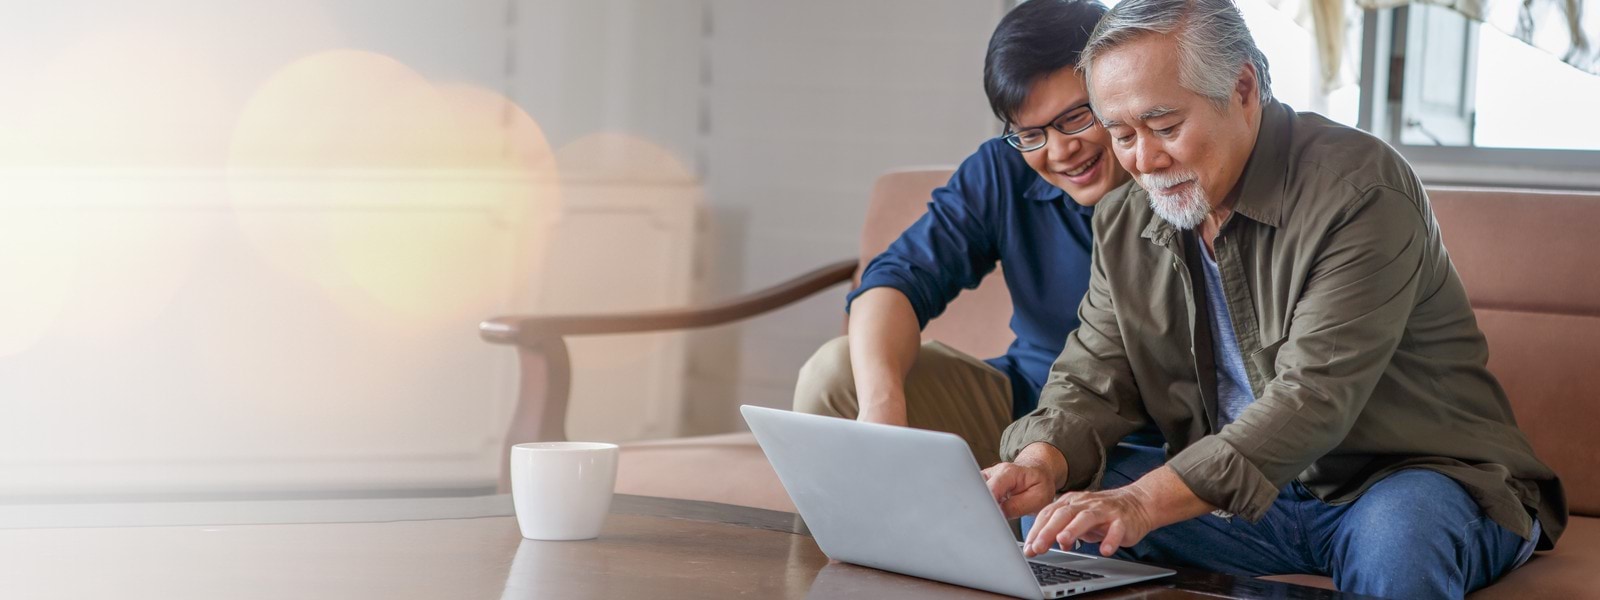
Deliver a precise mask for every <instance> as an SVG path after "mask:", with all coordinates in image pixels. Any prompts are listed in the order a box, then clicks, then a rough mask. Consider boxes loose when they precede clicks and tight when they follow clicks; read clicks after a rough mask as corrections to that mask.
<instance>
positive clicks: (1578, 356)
mask: <svg viewBox="0 0 1600 600" xmlns="http://www.w3.org/2000/svg"><path fill="white" fill-rule="evenodd" d="M1475 312H1476V313H1477V315H1478V326H1479V327H1480V328H1482V329H1483V333H1484V335H1485V336H1486V337H1488V339H1489V371H1490V372H1493V373H1494V374H1495V377H1496V378H1498V379H1499V380H1500V384H1501V385H1502V386H1504V387H1505V390H1506V396H1507V397H1508V398H1509V399H1510V400H1511V409H1512V412H1513V413H1514V414H1515V416H1516V418H1517V427H1518V428H1520V429H1521V430H1522V432H1523V433H1524V434H1526V435H1527V436H1528V441H1529V442H1531V443H1532V444H1533V449H1534V452H1535V453H1536V454H1538V456H1539V459H1540V460H1543V461H1544V462H1545V464H1547V465H1550V468H1552V469H1555V471H1556V475H1558V476H1560V477H1561V483H1562V486H1563V487H1564V488H1565V489H1566V492H1567V505H1568V507H1569V509H1570V510H1571V512H1572V513H1573V514H1577V515H1587V516H1591V517H1594V516H1600V469H1597V468H1596V465H1600V444H1595V443H1594V437H1593V436H1594V427H1595V424H1596V423H1600V397H1597V392H1596V390H1600V369H1595V368H1594V362H1595V359H1596V356H1597V355H1600V317H1590V316H1574V315H1559V314H1542V313H1530V312H1518V311H1507V310H1489V309H1481V308H1480V309H1477V310H1476V311H1475ZM1561 543H1562V544H1565V543H1566V540H1565V539H1563V540H1562V542H1561Z"/></svg>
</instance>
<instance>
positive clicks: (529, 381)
mask: <svg viewBox="0 0 1600 600" xmlns="http://www.w3.org/2000/svg"><path fill="white" fill-rule="evenodd" d="M856 265H857V261H856V260H854V259H851V260H841V261H839V262H836V263H833V264H830V265H828V266H826V267H823V268H820V269H817V270H815V271H812V272H810V273H806V274H804V275H801V276H799V277H796V278H794V279H791V280H789V281H786V282H783V283H781V284H778V285H775V286H773V287H770V288H767V289H764V290H761V291H758V292H754V293H751V294H746V295H743V296H739V297H737V298H733V299H731V300H728V301H725V302H720V303H717V304H712V305H708V306H704V307H698V308H682V309H671V310H655V311H645V312H636V313H618V314H610V315H551V316H507V317H497V318H493V319H489V320H487V321H484V322H483V323H482V324H480V325H479V326H478V334H479V335H480V336H481V337H482V338H483V339H484V340H486V341H488V342H490V343H495V344H509V345H513V346H516V347H517V358H518V360H519V367H518V368H519V369H520V372H521V381H520V382H519V384H518V391H517V408H516V411H515V413H514V414H513V416H512V417H511V425H510V427H508V428H507V431H506V437H505V443H504V447H503V448H502V451H501V454H500V460H501V466H500V491H502V492H505V491H510V489H511V483H510V460H511V452H510V448H511V446H512V445H514V444H519V443H522V442H549V441H561V440H565V439H567V434H566V421H567V400H568V395H569V393H570V392H571V390H572V364H571V358H570V357H569V356H568V354H567V342H566V340H565V339H564V338H565V336H569V335H600V334H617V333H642V332H647V331H664V330H672V329H692V328H699V327H710V326H713V325H722V324H725V323H730V322H733V321H738V320H741V319H746V318H750V317H753V316H756V315H759V314H762V313H766V312H771V311H773V310H776V309H779V308H782V307H784V306H788V305H790V304H793V303H795V302H797V301H799V300H801V299H803V298H806V297H808V296H811V295H812V294H815V293H817V292H820V291H822V290H825V289H828V288H830V287H833V286H835V285H838V284H840V283H845V282H847V281H850V280H851V278H852V277H853V276H854V275H855V271H856Z"/></svg>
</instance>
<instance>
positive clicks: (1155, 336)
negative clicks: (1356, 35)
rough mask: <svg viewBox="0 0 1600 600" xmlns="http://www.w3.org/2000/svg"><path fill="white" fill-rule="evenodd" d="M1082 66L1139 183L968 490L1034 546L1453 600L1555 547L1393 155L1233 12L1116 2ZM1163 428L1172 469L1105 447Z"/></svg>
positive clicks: (1433, 239)
mask: <svg viewBox="0 0 1600 600" xmlns="http://www.w3.org/2000/svg"><path fill="white" fill-rule="evenodd" d="M1079 66H1080V68H1082V69H1083V70H1084V72H1085V75H1086V77H1087V81H1088V88H1089V93H1090V99H1091V103H1092V105H1093V106H1094V109H1095V114H1096V116H1097V117H1098V118H1099V119H1100V122H1101V124H1102V125H1103V126H1104V127H1105V128H1106V130H1107V132H1108V133H1109V134H1110V136H1111V139H1112V149H1113V152H1114V153H1115V154H1116V156H1117V159H1118V161H1119V162H1120V163H1122V166H1123V167H1124V168H1125V169H1127V171H1128V172H1129V173H1130V174H1132V175H1133V176H1134V178H1135V181H1136V182H1137V183H1138V186H1133V185H1131V184H1130V185H1128V186H1124V187H1122V188H1119V189H1118V190H1117V191H1113V192H1112V193H1110V194H1108V195H1107V196H1106V198H1105V199H1104V200H1102V202H1101V203H1100V206H1099V208H1098V209H1097V210H1096V212H1095V218H1094V232H1095V248H1096V250H1095V255H1094V259H1093V265H1092V268H1091V279H1090V283H1089V292H1088V294H1087V295H1086V296H1085V297H1084V300H1083V303H1082V305H1081V306H1080V308H1079V315H1080V318H1081V320H1082V325H1081V326H1080V327H1079V328H1078V329H1077V330H1076V331H1075V332H1074V333H1073V334H1072V335H1071V336H1070V337H1069V338H1068V340H1067V345H1066V348H1065V349H1064V351H1063V352H1062V354H1061V357H1060V358H1059V359H1058V360H1057V361H1056V363H1055V365H1054V366H1053V367H1052V370H1051V373H1050V376H1049V379H1048V381H1047V383H1046V384H1045V387H1044V389H1043V390H1042V392H1041V396H1040V401H1039V407H1038V408H1037V409H1036V410H1034V411H1033V412H1032V413H1030V414H1029V415H1027V416H1025V417H1023V418H1022V419H1021V420H1019V421H1017V422H1016V423H1014V424H1013V425H1012V426H1011V427H1009V428H1008V429H1007V430H1006V432H1005V435H1004V437H1003V441H1002V452H1001V455H1002V458H1003V459H1004V460H1007V461H1009V462H1003V463H1000V464H998V465H996V466H994V467H992V468H990V469H987V470H986V471H985V473H984V474H985V477H986V478H987V479H988V482H989V485H990V489H991V491H993V492H994V495H995V498H996V500H997V501H998V502H1000V503H1001V506H1002V508H1003V509H1004V511H1005V512H1006V513H1007V514H1008V515H1010V516H1019V515H1025V514H1029V513H1034V512H1037V513H1038V516H1037V521H1036V522H1035V524H1034V525H1033V527H1032V530H1031V531H1030V532H1029V535H1028V548H1027V551H1028V552H1029V553H1038V552H1041V551H1043V550H1044V549H1046V548H1047V547H1049V546H1050V545H1051V544H1052V543H1060V544H1068V545H1070V544H1073V543H1075V542H1088V543H1098V544H1099V551H1100V552H1101V553H1102V554H1106V555H1111V554H1113V553H1117V552H1118V551H1119V550H1120V551H1121V554H1122V555H1123V556H1130V557H1133V558H1137V559H1144V560H1152V561H1157V562H1169V563H1179V564H1188V565H1192V566H1197V567H1201V568H1207V569H1213V570H1218V571H1224V572H1231V573H1236V574H1243V575H1263V574H1275V573H1317V574H1326V575H1330V576H1332V577H1333V578H1334V581H1335V584H1336V585H1337V586H1338V587H1339V589H1341V590H1344V591H1353V592H1359V593H1364V594H1370V595H1375V596H1383V597H1391V598H1459V597H1462V596H1463V595H1465V593H1467V592H1469V591H1471V590H1474V589H1477V588H1480V587H1482V586H1485V585H1488V584H1489V583H1490V582H1492V581H1494V580H1495V579H1497V578H1499V577H1500V576H1501V575H1503V574H1505V573H1506V572H1509V571H1510V570H1511V569H1513V568H1515V567H1516V566H1517V565H1519V564H1521V562H1522V561H1524V560H1526V559H1527V557H1528V555H1530V554H1531V553H1532V552H1533V550H1534V548H1535V546H1536V545H1537V546H1538V547H1541V548H1549V547H1551V546H1553V544H1554V542H1555V540H1556V538H1557V537H1559V535H1560V533H1561V530H1562V528H1563V527H1564V525H1565V523H1566V505H1565V497H1564V495H1563V492H1562V488H1561V484H1560V481H1559V480H1558V479H1557V478H1556V476H1555V474H1554V473H1553V472H1552V471H1551V470H1550V469H1549V467H1547V466H1546V465H1544V464H1543V463H1542V462H1540V461H1539V459H1538V458H1537V457H1535V456H1534V453H1533V450H1532V449H1531V447H1530V446H1529V445H1528V442H1527V440H1526V438H1525V437H1524V436H1523V435H1522V433H1521V432H1520V431H1518V430H1517V427H1516V423H1515V421H1514V420H1513V418H1512V416H1511V410H1510V407H1509V405H1508V403H1507V401H1506V398H1505V393H1504V391H1503V390H1502V389H1501V387H1500V385H1499V384H1498V383H1497V382H1496V381H1495V378H1494V376H1493V375H1491V374H1490V373H1489V372H1488V370H1487V369H1486V367H1485V364H1486V362H1487V357H1488V351H1487V347H1486V344H1485V341H1484V338H1483V334H1482V333H1481V332H1480V331H1479V330H1478V328H1477V324H1476V321H1475V320H1474V317H1473V313H1472V308H1471V306H1470V305H1469V304H1468V302H1467V297H1466V293H1465V290H1464V289H1463V288H1462V284H1461V281H1460V279H1459V278H1458V277H1457V275H1456V272H1455V269H1454V268H1453V267H1452V266H1451V264H1450V259H1449V256H1448V254H1447V253H1446V251H1445V248H1444V245H1443V244H1442V242H1441V241H1440V237H1439V229H1438V225H1437V223H1436V222H1435V221H1434V218H1433V213H1432V210H1431V208H1430V207H1429V204H1428V198H1427V195H1426V193H1424V191H1423V187H1422V184H1421V182H1420V181H1419V180H1418V179H1417V177H1416V175H1415V174H1414V173H1413V172H1412V170H1411V169H1410V167H1409V166H1408V165H1407V164H1406V162H1405V161H1404V160H1403V159H1402V158H1401V157H1400V156H1399V155H1398V154H1397V153H1396V152H1395V151H1394V150H1393V149H1391V148H1389V147H1388V146H1386V145H1384V144H1383V143H1382V142H1381V141H1379V140H1377V139H1375V138H1373V137H1371V136H1369V135H1367V134H1365V133H1363V132H1360V131H1358V130H1355V129H1351V128H1348V127H1344V126H1341V125H1338V124H1336V123H1333V122H1331V121H1329V120H1327V119H1325V118H1322V117H1320V116H1318V115H1314V114H1308V113H1295V112H1293V111H1292V110H1290V109H1289V108H1288V107H1286V106H1284V105H1282V104H1280V103H1278V102H1277V101H1275V100H1274V99H1273V97H1272V93H1271V85H1270V76H1269V74H1268V71H1267V63H1266V59H1265V58H1264V57H1263V56H1262V54H1261V52H1260V51H1259V50H1258V49H1257V48H1256V47H1255V43H1254V41H1253V40H1252V39H1251V36H1250V33H1249V31H1248V29H1247V28H1246V27H1245V25H1244V22H1243V19H1242V18H1241V16H1240V14H1239V12H1238V9H1237V8H1236V7H1235V6H1234V5H1233V4H1232V2H1231V1H1230V0H1124V1H1123V2H1121V3H1119V4H1118V5H1117V6H1116V7H1115V8H1113V9H1112V10H1111V11H1110V13H1108V14H1107V16H1106V17H1105V19H1103V20H1102V21H1101V22H1100V24H1099V25H1098V26H1097V27H1096V29H1095V32H1094V34H1093V35H1092V36H1091V38H1090V41H1089V43H1088V46H1087V47H1086V48H1085V50H1084V51H1083V53H1082V55H1081V57H1080V61H1079ZM1151 422H1153V423H1155V424H1156V425H1157V426H1158V427H1159V428H1160V429H1161V430H1162V432H1163V433H1164V434H1165V437H1166V439H1167V441H1168V446H1167V449H1166V451H1165V452H1164V453H1163V452H1161V451H1158V450H1148V449H1139V448H1133V447H1130V446H1118V445H1117V440H1119V439H1120V438H1121V437H1122V436H1123V435H1125V434H1126V433H1127V432H1129V431H1133V430H1134V429H1136V428H1138V427H1141V426H1143V425H1145V424H1147V423H1151ZM1058 491H1066V492H1067V493H1065V494H1063V495H1061V496H1060V497H1059V498H1057V497H1056V494H1057V492H1058Z"/></svg>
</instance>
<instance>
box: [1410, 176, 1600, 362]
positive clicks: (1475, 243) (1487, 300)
mask: <svg viewBox="0 0 1600 600" xmlns="http://www.w3.org/2000/svg"><path fill="white" fill-rule="evenodd" d="M1428 198H1429V200H1430V201H1431V202H1432V204H1433V214H1434V217H1435V218H1436V219H1438V221H1439V233H1440V235H1441V236H1443V237H1444V243H1445V248H1446V249H1448V250H1449V252H1450V260H1451V262H1452V263H1454V264H1455V266H1456V271H1457V272H1458V273H1460V274H1461V281H1462V283H1464V284H1466V286H1467V296H1468V297H1470V298H1471V299H1472V306H1473V307H1474V308H1493V309H1501V310H1521V311H1530V312H1554V313H1567V314H1590V315H1600V277H1595V276H1594V263H1595V261H1594V260H1593V258H1592V255H1593V252H1594V250H1593V247H1592V246H1593V241H1592V236H1591V232H1590V230H1589V227H1588V226H1587V224H1589V223H1595V222H1600V194H1597V193H1588V192H1554V191H1538V190H1508V189H1482V188H1459V187H1446V186H1429V187H1428ZM1490 339H1491V340H1492V339H1493V338H1490Z"/></svg>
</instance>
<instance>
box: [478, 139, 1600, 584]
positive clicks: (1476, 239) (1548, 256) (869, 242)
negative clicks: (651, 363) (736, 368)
mask: <svg viewBox="0 0 1600 600" xmlns="http://www.w3.org/2000/svg"><path fill="white" fill-rule="evenodd" d="M949 175H950V171H948V170H921V171H903V172H896V173H890V174H887V175H884V176H883V177H881V178H880V179H879V180H878V182H877V184H876V186H875V187H874V188H873V191H872V199H871V205H870V206H869V208H868V213H867V220H866V224H865V227H864V229H863V232H862V235H861V252H860V255H859V256H860V257H862V258H861V260H860V261H859V263H858V261H855V260H850V261H843V262H840V263H836V264H833V265H829V266H827V267H824V268H822V269H818V270H817V271H814V272H812V273H808V274H806V275H803V276H801V277H798V278H796V279H794V280H791V281H789V282H787V283H785V284H782V285H779V286H777V287H774V288H771V289H768V290H765V291H762V292H758V293H755V294H750V295H748V296H745V297H742V298H737V299H734V300H732V301H729V302H726V303H723V304H719V305H715V306H709V307H704V308H689V309H683V310H672V311H658V312H651V313H642V314H630V315H595V316H560V317H505V318H498V319H492V320H489V321H486V322H484V324H483V326H482V335H483V337H484V339H486V340H488V341H490V342H495V343H502V344H511V345H515V346H516V347H517V350H518V353H519V356H520V357H521V361H522V385H521V396H520V400H521V404H520V405H519V407H518V410H517V413H516V416H515V418H514V419H513V423H512V426H511V430H510V432H509V435H508V436H507V444H508V445H509V444H511V443H515V442H525V441H535V440H555V439H564V433H563V426H562V421H563V420H564V417H565V412H566V400H567V391H568V385H569V381H568V364H567V354H566V345H565V342H564V341H563V337H564V336H569V335H598V334H608V333H627V332H639V331H661V330H669V329H681V328H693V327H706V326H711V325H718V324H723V323H729V322H733V321H737V320H740V319H744V318H748V317H751V316H754V315H757V314H761V313H763V312H767V311H770V310H774V309H776V308H780V307H782V306H785V305H787V304H789V303H791V302H794V301H795V300H798V299H800V298H803V297H806V296H808V295H810V294H814V293H817V292H820V291H822V290H825V289H828V288H830V287H832V286H834V285H837V284H840V283H844V282H846V281H853V279H852V277H853V276H854V275H855V274H856V273H857V272H858V269H859V267H860V266H865V264H866V261H867V260H870V259H871V257H872V256H874V255H876V254H877V253H878V252H880V251H882V250H883V249H884V248H885V247H887V246H888V244H889V242H890V241H892V240H893V239H894V238H895V236H897V235H898V234H899V232H900V231H901V230H903V229H905V227H906V226H908V225H910V224H911V222H912V221H914V220H916V219H917V217H919V216H920V215H921V214H922V212H923V211H924V210H925V205H926V202H927V198H928V195H929V192H930V191H932V190H933V189H934V188H935V187H937V186H939V185H942V184H944V182H945V181H946V180H947V179H948V178H949ZM1429 193H1430V197H1431V198H1432V201H1433V206H1434V212H1435V214H1436V215H1437V216H1438V219H1439V224H1440V227H1441V229H1442V230H1443V235H1444V239H1445V242H1446V244H1447V246H1448V247H1449V249H1450V253H1451V258H1452V260H1453V261H1454V262H1455V264H1456V268H1457V269H1459V270H1460V272H1461V276H1462V279H1463V280H1464V281H1465V282H1466V285H1467V290H1468V294H1469V296H1470V297H1471V298H1472V301H1473V306H1474V308H1475V310H1476V312H1477V316H1478V321H1479V325H1480V326H1481V327H1482V328H1483V330H1484V333H1485V334H1486V335H1487V336H1488V339H1489V346H1490V360H1489V367H1490V369H1491V370H1492V371H1493V372H1494V373H1495V375H1496V376H1497V377H1499V378H1500V381H1501V383H1502V384H1503V385H1504V386H1505V388H1506V392H1507V394H1508V395H1509V396H1510V398H1511V401H1512V405H1513V407H1514V410H1515V412H1516V415H1517V418H1518V422H1519V424H1520V425H1521V427H1522V430H1523V431H1524V432H1526V433H1527V435H1528V437H1529V438H1530V439H1531V440H1532V442H1533V445H1534V448H1535V449H1536V450H1537V451H1538V453H1539V456H1540V457H1541V458H1543V459H1544V460H1545V461H1546V462H1547V463H1549V464H1550V465H1551V466H1552V467H1553V468H1555V470H1556V472H1557V473H1559V474H1560V475H1561V477H1562V479H1563V481H1564V482H1565V484H1566V488H1567V494H1568V498H1567V500H1568V503H1569V504H1570V506H1571V510H1572V519H1571V523H1570V524H1569V526H1568V528H1567V531H1566V534H1565V535H1564V536H1563V538H1562V540H1561V543H1560V547H1559V548H1558V549H1556V550H1555V551H1552V552H1542V553H1539V554H1538V555H1536V556H1535V558H1534V559H1533V560H1532V561H1531V562H1529V563H1528V565H1526V566H1524V567H1523V568H1521V569H1518V570H1517V571H1515V572H1513V573H1512V574H1511V575H1510V576H1508V577H1506V578H1505V579H1504V580H1502V581H1501V582H1500V583H1498V584H1496V585H1494V586H1491V587H1490V588H1488V589H1485V590H1482V591H1480V592H1478V593H1475V594H1473V595H1472V597H1473V598H1475V599H1485V598H1582V597H1600V473H1597V472H1596V470H1597V468H1600V444H1597V443H1595V442H1593V441H1592V439H1591V438H1589V437H1588V436H1590V435H1595V433H1592V432H1594V431H1595V430H1596V429H1597V428H1600V368H1597V366H1596V365H1595V362H1596V358H1597V357H1600V252H1596V251H1595V250H1594V249H1593V248H1592V245H1591V244H1590V243H1589V239H1591V236H1590V235H1589V231H1588V230H1587V227H1586V226H1587V225H1588V224H1591V223H1593V224H1600V194H1596V193H1571V192H1543V191H1530V190H1500V189H1464V188H1444V187H1439V188H1430V190H1429ZM1010 316H1011V308H1010V298H1009V296H1008V294H1007V292H1006V290H1005V283H1004V281H1003V280H1002V279H1001V278H1000V277H999V273H998V271H997V272H996V273H994V274H992V275H990V276H989V278H988V279H986V280H985V281H984V283H983V285H982V286H980V287H979V288H978V289H977V290H973V291H969V292H966V293H964V294H962V296H961V297H960V298H958V299H957V300H956V301H955V302H954V303H952V304H951V306H950V308H949V309H948V310H947V311H946V312H945V314H944V315H942V316H940V318H938V319H936V320H934V321H933V322H932V323H930V324H929V326H928V328H927V330H926V331H925V332H924V337H926V338H928V339H938V340H940V341H942V342H944V343H946V344H949V345H950V346H953V347H955V348H958V349H961V350H963V351H966V352H969V353H971V354H974V355H976V356H994V355H998V354H1000V353H1001V352H1002V351H1004V349H1005V347H1006V345H1007V344H1009V343H1010V341H1011V332H1010V330H1009V328H1008V321H1009V319H1010ZM795 368H796V369H798V368H799V365H795ZM730 410H732V407H730ZM617 491H618V492H620V493H628V494H642V495H653V496H663V497H673V498H688V499H695V500H710V501H716V502H724V503H729V504H739V505H745V506H754V507H759V508H768V509H773V510H783V511H793V510H794V505H793V504H792V503H790V501H789V499H788V496H787V495H786V494H785V493H784V491H783V487H782V485H781V484H780V483H779V482H778V479H777V476H776V475H775V474H774V473H773V472H772V468H771V466H769V465H768V464H767V461H766V459H765V457H763V456H762V454H761V450H760V448H758V447H757V446H756V445H755V443H754V441H753V440H752V438H751V437H750V436H749V434H746V433H732V434H725V435H717V436H705V437H697V438H685V439H677V440H662V441H653V442H639V443H630V444H625V445H624V446H623V449H622V458H621V464H620V466H619V471H618V482H617ZM1273 579H1282V580H1289V581H1294V582H1297V583H1303V584H1307V585H1317V586H1321V587H1330V588H1331V587H1332V586H1331V583H1330V581H1329V580H1328V579H1327V578H1323V577H1313V576H1308V575H1291V576H1281V577H1273Z"/></svg>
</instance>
